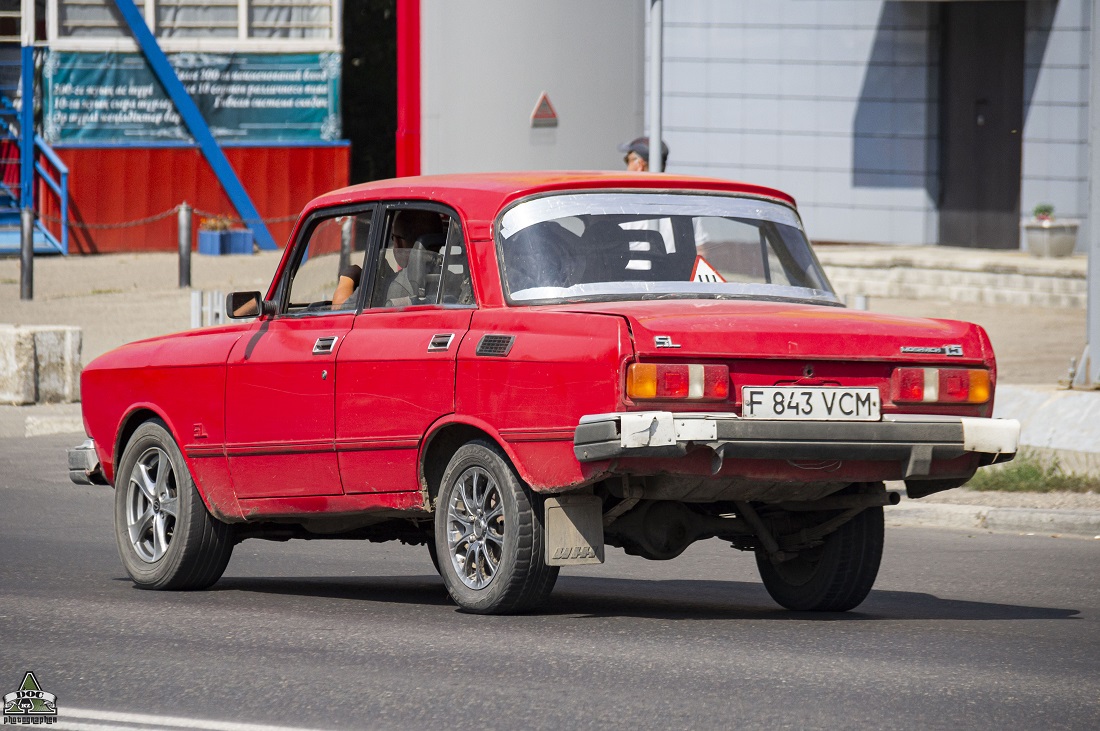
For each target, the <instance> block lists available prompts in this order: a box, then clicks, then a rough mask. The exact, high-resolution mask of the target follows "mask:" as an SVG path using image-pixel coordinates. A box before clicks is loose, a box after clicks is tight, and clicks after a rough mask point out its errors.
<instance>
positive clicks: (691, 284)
mask: <svg viewBox="0 0 1100 731" xmlns="http://www.w3.org/2000/svg"><path fill="white" fill-rule="evenodd" d="M496 230H497V245H498V247H499V251H500V261H501V269H502V281H503V282H504V285H505V290H506V295H507V296H508V299H509V301H511V302H513V303H517V304H536V303H538V304H544V303H553V302H577V301H596V300H631V299H654V298H662V299H667V298H708V299H713V298H756V299H793V300H801V301H814V302H821V303H823V304H826V303H827V304H839V300H838V299H837V297H836V295H835V294H834V293H833V290H832V287H831V286H830V285H829V282H828V280H827V279H826V278H825V273H824V272H823V271H822V269H821V265H820V264H819V263H818V261H817V257H815V256H814V253H813V250H812V249H811V248H810V245H809V242H808V241H807V240H806V236H805V234H804V233H803V232H802V225H801V223H800V221H799V220H798V215H797V214H796V213H795V212H794V211H793V210H792V209H791V208H788V207H787V206H784V205H781V204H779V203H773V202H770V201H763V200H759V199H755V198H737V197H732V196H721V195H679V194H669V193H650V192H644V191H641V192H616V193H571V194H564V195H551V196H545V197H541V198H535V199H531V200H527V201H524V202H521V203H519V204H517V205H515V206H513V207H511V208H509V209H508V210H507V211H505V213H504V214H503V215H502V216H501V217H500V219H499V223H498V226H497V227H496Z"/></svg>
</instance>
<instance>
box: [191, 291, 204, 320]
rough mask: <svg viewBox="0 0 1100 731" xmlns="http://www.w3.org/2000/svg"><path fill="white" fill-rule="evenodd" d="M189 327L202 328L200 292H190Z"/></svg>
mask: <svg viewBox="0 0 1100 731" xmlns="http://www.w3.org/2000/svg"><path fill="white" fill-rule="evenodd" d="M191 327H193V328H194V327H202V292H199V291H198V290H191Z"/></svg>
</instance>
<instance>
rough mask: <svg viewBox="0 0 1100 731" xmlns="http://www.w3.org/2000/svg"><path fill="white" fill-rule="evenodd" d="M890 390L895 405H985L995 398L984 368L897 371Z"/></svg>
mask: <svg viewBox="0 0 1100 731" xmlns="http://www.w3.org/2000/svg"><path fill="white" fill-rule="evenodd" d="M890 391H891V393H890V400H891V401H894V402H895V403H941V404H943V403H955V404H967V403H969V404H982V403H985V402H986V401H988V400H989V397H990V396H991V395H992V388H991V384H990V380H989V371H987V370H985V369H983V368H897V369H895V370H894V376H893V378H892V379H891V389H890Z"/></svg>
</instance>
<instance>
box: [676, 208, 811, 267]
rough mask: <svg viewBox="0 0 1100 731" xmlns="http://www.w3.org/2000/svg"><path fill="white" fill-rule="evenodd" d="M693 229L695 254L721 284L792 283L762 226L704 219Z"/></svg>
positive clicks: (724, 219)
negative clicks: (716, 275) (716, 274)
mask: <svg viewBox="0 0 1100 731" xmlns="http://www.w3.org/2000/svg"><path fill="white" fill-rule="evenodd" d="M694 225H695V245H696V250H697V252H698V254H699V256H700V257H702V258H703V260H704V261H705V262H706V264H707V265H708V266H709V267H710V268H711V269H712V270H714V271H716V272H717V273H718V275H719V276H721V277H722V281H725V282H750V283H751V282H759V283H763V282H771V283H773V284H790V283H791V282H790V281H789V280H788V278H787V273H786V271H785V270H784V268H783V266H782V264H781V263H780V261H779V257H778V256H777V255H776V253H775V245H774V243H773V242H772V241H771V240H770V239H769V237H768V234H767V233H766V232H765V231H764V229H762V228H761V227H760V225H759V222H751V221H743V220H740V219H736V218H718V217H705V218H696V219H694Z"/></svg>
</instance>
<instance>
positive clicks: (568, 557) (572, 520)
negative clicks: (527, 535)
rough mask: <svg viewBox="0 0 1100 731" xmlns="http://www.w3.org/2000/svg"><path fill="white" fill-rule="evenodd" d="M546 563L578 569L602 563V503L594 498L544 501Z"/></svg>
mask: <svg viewBox="0 0 1100 731" xmlns="http://www.w3.org/2000/svg"><path fill="white" fill-rule="evenodd" d="M545 506H546V507H545V511H546V512H545V521H544V524H545V526H546V563H547V565H548V566H580V565H583V564H592V563H603V555H604V546H603V501H602V500H600V499H599V498H598V497H596V496H595V495H558V496H554V497H548V498H546V502H545Z"/></svg>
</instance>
